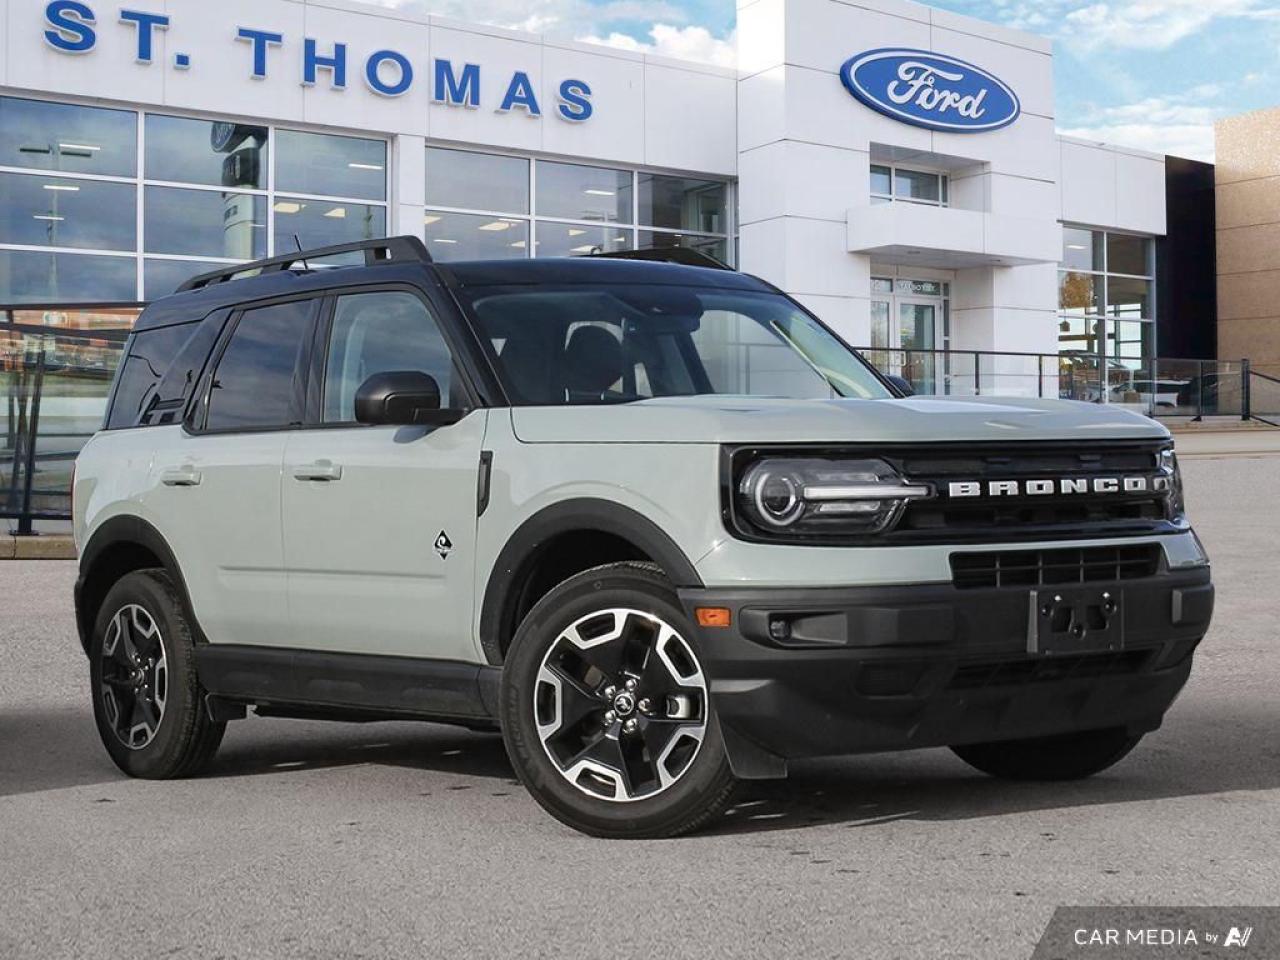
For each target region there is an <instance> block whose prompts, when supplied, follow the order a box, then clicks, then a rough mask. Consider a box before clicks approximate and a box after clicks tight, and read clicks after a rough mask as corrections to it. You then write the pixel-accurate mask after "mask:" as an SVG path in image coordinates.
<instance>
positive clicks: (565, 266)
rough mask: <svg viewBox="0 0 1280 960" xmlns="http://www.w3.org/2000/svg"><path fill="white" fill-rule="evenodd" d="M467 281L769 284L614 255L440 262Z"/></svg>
mask: <svg viewBox="0 0 1280 960" xmlns="http://www.w3.org/2000/svg"><path fill="white" fill-rule="evenodd" d="M436 268H437V269H438V270H439V271H440V273H442V274H445V275H452V276H453V278H454V279H455V280H456V282H457V284H458V286H461V287H495V286H503V285H507V284H540V283H548V284H550V283H633V284H654V283H662V284H672V285H676V286H687V287H720V288H722V289H725V288H727V289H731V290H768V289H771V288H770V287H769V286H768V284H766V283H764V281H762V280H757V279H756V278H755V277H751V276H748V275H746V274H744V273H736V272H734V271H732V270H717V269H714V268H712V267H690V266H684V265H682V264H677V263H664V262H660V261H654V260H614V259H611V258H609V257H544V258H542V259H538V260H470V261H466V262H461V263H444V264H437V265H436Z"/></svg>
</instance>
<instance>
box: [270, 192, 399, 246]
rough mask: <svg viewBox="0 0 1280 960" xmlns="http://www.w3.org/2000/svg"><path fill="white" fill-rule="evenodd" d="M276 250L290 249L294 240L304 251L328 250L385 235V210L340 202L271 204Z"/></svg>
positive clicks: (362, 204)
mask: <svg viewBox="0 0 1280 960" xmlns="http://www.w3.org/2000/svg"><path fill="white" fill-rule="evenodd" d="M275 214H276V249H277V250H281V249H282V248H281V244H284V247H283V249H286V250H287V249H292V247H293V245H294V238H295V237H296V238H297V242H298V243H299V244H301V245H302V247H303V248H304V249H309V248H311V247H328V246H332V245H333V244H337V243H349V242H351V241H353V240H372V239H373V238H375V237H385V236H386V235H387V210H386V208H385V207H380V206H374V205H373V204H368V203H344V202H342V201H341V200H292V199H289V198H286V197H281V198H280V199H279V200H277V201H276V203H275Z"/></svg>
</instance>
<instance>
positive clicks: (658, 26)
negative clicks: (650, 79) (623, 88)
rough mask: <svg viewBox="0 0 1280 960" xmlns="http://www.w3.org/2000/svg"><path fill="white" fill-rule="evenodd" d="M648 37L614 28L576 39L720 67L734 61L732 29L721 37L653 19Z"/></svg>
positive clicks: (704, 28) (729, 65)
mask: <svg viewBox="0 0 1280 960" xmlns="http://www.w3.org/2000/svg"><path fill="white" fill-rule="evenodd" d="M649 37H650V38H651V41H652V42H650V43H645V42H643V41H640V40H637V39H636V38H635V37H633V36H630V35H629V34H625V33H618V32H616V31H615V32H612V33H610V34H608V35H607V36H603V37H601V36H597V35H595V34H585V35H580V36H578V37H577V39H578V40H581V41H582V42H583V43H602V44H605V45H606V46H610V47H617V48H619V49H620V50H632V51H635V52H637V53H652V54H658V55H660V56H664V57H675V58H676V59H678V60H694V61H697V62H699V63H713V64H717V65H719V66H723V67H732V66H733V65H734V64H735V63H736V62H737V56H738V55H737V48H736V46H735V43H734V35H733V34H732V33H730V34H729V36H727V37H724V38H721V37H717V36H715V35H714V34H712V33H711V31H710V30H708V29H707V28H706V27H675V26H672V25H670V24H666V23H655V24H654V25H653V26H652V27H651V28H650V29H649Z"/></svg>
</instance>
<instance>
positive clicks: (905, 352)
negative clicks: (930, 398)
mask: <svg viewBox="0 0 1280 960" xmlns="http://www.w3.org/2000/svg"><path fill="white" fill-rule="evenodd" d="M897 307H898V309H897V315H896V317H895V320H896V324H895V326H896V329H895V330H894V331H893V337H894V342H895V344H896V346H897V347H898V348H899V349H900V350H901V351H902V352H901V354H900V355H899V356H900V362H901V372H900V373H899V374H898V375H899V376H902V377H905V378H906V379H907V380H908V381H909V382H910V383H911V385H912V386H913V387H914V388H915V391H916V393H922V394H931V393H934V392H935V389H934V387H935V385H936V382H937V377H936V373H935V370H934V358H935V354H934V353H933V352H932V351H933V349H934V344H935V343H936V336H937V327H938V301H937V300H917V299H912V298H908V297H898V298H897Z"/></svg>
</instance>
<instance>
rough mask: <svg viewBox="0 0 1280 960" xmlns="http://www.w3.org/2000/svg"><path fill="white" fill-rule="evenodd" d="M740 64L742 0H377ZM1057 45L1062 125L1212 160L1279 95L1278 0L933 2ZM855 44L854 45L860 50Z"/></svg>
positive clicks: (1091, 134)
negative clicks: (1240, 120)
mask: <svg viewBox="0 0 1280 960" xmlns="http://www.w3.org/2000/svg"><path fill="white" fill-rule="evenodd" d="M374 2H378V3H382V4H383V5H386V6H399V7H411V8H414V9H417V10H421V11H429V12H432V13H439V14H443V15H446V16H453V17H457V18H459V19H464V20H477V21H481V22H487V23H495V24H500V25H503V26H513V27H518V28H522V29H528V30H534V31H537V32H543V33H549V34H554V35H557V36H568V37H573V38H575V39H580V40H589V41H594V42H600V43H609V44H612V45H614V46H621V47H627V48H630V49H639V50H651V51H655V52H658V53H663V54H666V55H668V56H676V57H684V58H691V59H698V60H711V61H715V62H719V63H725V64H731V63H732V62H733V51H734V47H733V30H734V21H735V3H734V0H374ZM932 5H933V6H938V7H944V8H946V9H949V10H953V11H955V12H957V13H963V14H967V15H969V16H974V17H980V18H982V19H984V20H991V21H994V22H997V23H1003V24H1006V25H1009V26H1014V27H1020V28H1022V29H1026V30H1031V31H1033V32H1035V33H1039V34H1042V35H1045V36H1048V37H1051V38H1053V40H1054V41H1055V49H1056V53H1057V57H1056V85H1057V124H1058V128H1059V129H1060V130H1061V131H1063V132H1064V133H1069V134H1071V135H1074V136H1081V137H1086V138H1090V139H1097V140H1106V141H1109V142H1113V143H1120V144H1126V145H1128V146H1134V147H1140V148H1143V149H1148V150H1152V151H1157V152H1167V153H1173V154H1177V155H1181V156H1190V157H1195V158H1197V159H1205V160H1208V159H1212V156H1213V121H1214V120H1215V119H1216V118H1218V117H1221V116H1227V115H1230V114H1233V113H1240V112H1243V111H1245V110H1253V109H1257V108H1259V107H1267V106H1273V105H1276V104H1278V103H1280V96H1278V95H1277V94H1276V92H1275V84H1276V82H1277V80H1280V68H1278V67H1277V52H1278V51H1280V0H1115V2H1099V0H932ZM850 52H853V51H852V50H851V51H850Z"/></svg>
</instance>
